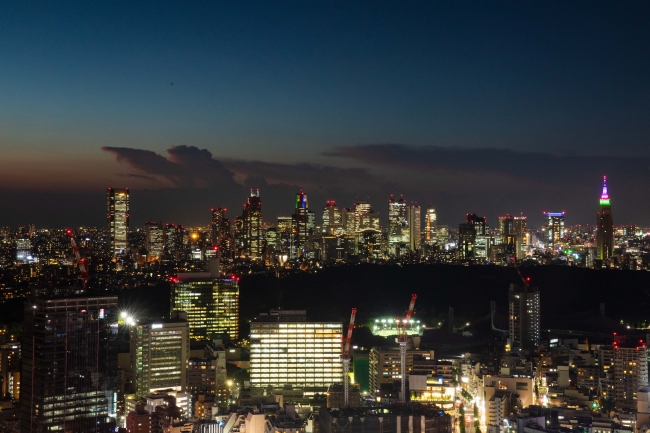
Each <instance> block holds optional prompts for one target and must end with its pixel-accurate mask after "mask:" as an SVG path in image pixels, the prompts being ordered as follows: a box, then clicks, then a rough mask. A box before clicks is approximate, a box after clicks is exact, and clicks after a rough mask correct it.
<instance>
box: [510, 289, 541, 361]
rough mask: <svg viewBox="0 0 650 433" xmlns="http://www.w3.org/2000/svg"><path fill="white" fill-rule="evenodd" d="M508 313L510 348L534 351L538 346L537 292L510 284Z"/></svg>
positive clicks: (538, 307)
mask: <svg viewBox="0 0 650 433" xmlns="http://www.w3.org/2000/svg"><path fill="white" fill-rule="evenodd" d="M508 305H509V312H510V316H509V317H510V319H509V322H510V323H509V324H510V327H509V336H510V340H511V344H512V347H520V348H521V349H523V350H535V349H537V347H538V346H539V344H540V333H541V329H540V306H539V291H538V290H536V289H535V290H533V289H531V288H529V287H528V282H526V283H524V286H523V288H522V287H517V285H515V284H510V290H509V292H508Z"/></svg>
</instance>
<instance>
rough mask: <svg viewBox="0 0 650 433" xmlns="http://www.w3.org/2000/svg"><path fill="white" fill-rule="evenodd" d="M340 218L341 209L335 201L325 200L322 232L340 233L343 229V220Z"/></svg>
mask: <svg viewBox="0 0 650 433" xmlns="http://www.w3.org/2000/svg"><path fill="white" fill-rule="evenodd" d="M341 218H342V217H341V210H340V209H339V207H338V206H337V205H336V201H335V200H327V201H326V202H325V207H323V228H322V231H323V233H324V234H327V235H333V234H341V232H342V231H343V220H342V219H341Z"/></svg>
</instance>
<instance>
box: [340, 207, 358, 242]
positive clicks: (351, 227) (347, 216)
mask: <svg viewBox="0 0 650 433" xmlns="http://www.w3.org/2000/svg"><path fill="white" fill-rule="evenodd" d="M354 217H355V213H354V209H352V208H349V207H345V208H343V209H342V210H341V222H342V223H343V230H344V234H346V235H350V236H353V235H354V234H355V233H356V221H355V220H354Z"/></svg>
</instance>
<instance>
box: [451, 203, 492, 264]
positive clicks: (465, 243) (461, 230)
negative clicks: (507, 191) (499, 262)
mask: <svg viewBox="0 0 650 433" xmlns="http://www.w3.org/2000/svg"><path fill="white" fill-rule="evenodd" d="M486 236H487V224H486V223H485V217H479V216H477V215H476V214H467V222H465V223H463V224H460V225H459V226H458V253H459V256H460V258H461V259H464V260H468V259H473V258H484V257H486V256H487V251H484V249H485V248H486V247H487V246H486V245H484V240H485V238H486ZM477 246H478V247H479V248H477ZM483 253H485V254H483Z"/></svg>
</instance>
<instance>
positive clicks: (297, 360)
mask: <svg viewBox="0 0 650 433" xmlns="http://www.w3.org/2000/svg"><path fill="white" fill-rule="evenodd" d="M342 326H343V325H342V323H340V322H309V321H307V320H306V312H305V311H291V310H278V311H275V310H272V311H271V312H270V313H269V314H261V315H260V316H259V317H258V318H257V319H256V320H255V321H253V322H252V323H251V339H250V368H251V369H250V374H251V386H253V387H254V388H266V387H268V386H272V387H274V388H283V387H285V385H291V386H293V387H294V388H311V389H312V390H318V389H320V390H321V391H318V392H323V391H325V390H326V389H327V387H328V386H329V385H331V384H332V383H337V382H341V380H342V379H343V366H342V364H341V338H342Z"/></svg>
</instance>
